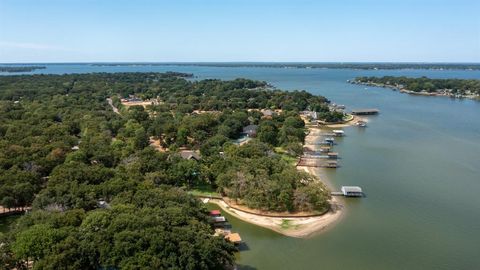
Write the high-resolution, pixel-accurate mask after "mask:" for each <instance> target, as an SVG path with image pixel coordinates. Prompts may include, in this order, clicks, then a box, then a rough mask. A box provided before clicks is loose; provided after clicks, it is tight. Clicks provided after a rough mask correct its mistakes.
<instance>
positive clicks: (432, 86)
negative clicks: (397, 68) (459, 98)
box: [354, 76, 480, 95]
mask: <svg viewBox="0 0 480 270" xmlns="http://www.w3.org/2000/svg"><path fill="white" fill-rule="evenodd" d="M354 81H355V82H359V83H366V84H369V83H370V84H382V85H385V86H392V87H396V88H401V89H406V90H410V91H414V92H421V91H425V92H430V93H431V92H437V91H440V90H449V91H451V92H452V93H454V94H461V95H465V94H467V93H472V94H476V95H480V80H474V79H431V78H427V77H420V78H410V77H405V76H402V77H394V76H384V77H357V78H355V80H354Z"/></svg>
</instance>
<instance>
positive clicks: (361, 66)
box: [90, 62, 480, 70]
mask: <svg viewBox="0 0 480 270" xmlns="http://www.w3.org/2000/svg"><path fill="white" fill-rule="evenodd" d="M90 65H92V66H205V67H254V68H255V67H258V68H298V69H311V68H316V69H358V70H382V69H383V70H394V69H427V70H480V63H375V62H372V63H356V62H352V63H341V62H338V63H335V62H331V63H330V62H328V63H327V62H326V63H321V62H165V63H160V62H159V63H155V62H152V63H142V62H139V63H121V62H118V63H90Z"/></svg>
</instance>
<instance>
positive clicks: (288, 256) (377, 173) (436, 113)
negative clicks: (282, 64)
mask: <svg viewBox="0 0 480 270" xmlns="http://www.w3.org/2000/svg"><path fill="white" fill-rule="evenodd" d="M124 71H159V72H162V71H181V72H191V73H194V74H195V75H196V76H198V78H199V79H203V78H220V79H233V78H237V77H246V78H250V79H258V80H265V81H268V82H269V83H271V84H273V85H275V86H277V87H279V88H282V89H288V90H292V89H305V90H308V91H309V92H312V93H314V94H319V95H324V96H326V97H327V98H329V99H330V100H332V101H333V102H335V103H337V104H344V105H346V106H347V109H355V108H365V107H375V108H378V109H380V111H381V113H380V115H378V116H375V117H370V118H369V120H370V122H369V126H368V128H366V129H358V128H357V127H349V128H345V129H344V130H345V132H346V135H347V136H346V137H345V138H343V139H342V141H341V142H340V143H339V145H337V146H335V151H337V152H339V153H340V157H341V160H340V164H341V167H340V168H338V169H337V170H330V171H327V172H325V173H324V174H325V177H328V179H329V180H330V182H332V185H333V186H334V187H335V188H336V189H339V188H340V186H342V185H358V186H361V187H362V188H363V189H364V191H365V192H366V194H367V197H366V198H362V199H347V200H345V201H344V204H345V205H346V214H345V215H344V217H343V219H342V220H341V221H340V222H339V223H338V224H336V225H335V226H333V227H331V228H330V229H328V230H327V231H325V232H322V233H320V234H318V235H315V236H312V237H310V238H308V239H295V238H290V237H285V236H282V235H279V234H277V233H274V232H272V231H269V230H267V229H264V228H260V227H257V226H254V225H250V224H247V223H244V222H242V221H239V220H236V219H235V218H233V217H228V218H229V221H230V223H231V224H232V225H233V229H234V230H235V231H238V232H240V233H241V236H242V238H243V240H245V242H246V244H247V246H248V249H247V250H245V251H242V252H240V253H239V254H238V263H239V264H240V265H241V267H240V269H449V270H450V269H466V270H467V269H468V270H471V269H479V267H480V266H479V265H480V196H479V194H480V102H476V101H471V100H454V99H450V98H444V97H421V96H410V95H406V94H400V93H398V92H394V91H391V90H388V89H383V88H375V87H364V86H358V85H351V84H348V83H346V80H348V79H352V78H354V77H356V76H373V75H378V76H383V75H397V76H427V77H434V78H476V79H480V71H449V70H443V71H440V70H438V71H434V70H375V71H373V70H372V71H367V70H351V69H290V68H252V67H249V68H241V67H239V68H219V67H196V66H122V67H96V66H90V65H81V64H76V65H73V64H68V65H67V64H64V65H48V67H47V69H45V70H37V71H35V72H31V73H57V74H61V73H72V72H79V73H83V72H124Z"/></svg>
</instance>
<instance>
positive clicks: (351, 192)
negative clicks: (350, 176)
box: [342, 186, 363, 197]
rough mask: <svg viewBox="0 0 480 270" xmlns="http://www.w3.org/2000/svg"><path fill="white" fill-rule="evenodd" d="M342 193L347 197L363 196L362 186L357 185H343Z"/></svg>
mask: <svg viewBox="0 0 480 270" xmlns="http://www.w3.org/2000/svg"><path fill="white" fill-rule="evenodd" d="M342 193H343V196H345V197H362V196H363V191H362V188H360V187H357V186H342Z"/></svg>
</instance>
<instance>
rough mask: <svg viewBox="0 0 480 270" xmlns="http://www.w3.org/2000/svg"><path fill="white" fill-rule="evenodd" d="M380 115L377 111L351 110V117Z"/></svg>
mask: <svg viewBox="0 0 480 270" xmlns="http://www.w3.org/2000/svg"><path fill="white" fill-rule="evenodd" d="M378 113H380V110H378V109H357V110H352V114H353V115H374V114H378Z"/></svg>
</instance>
